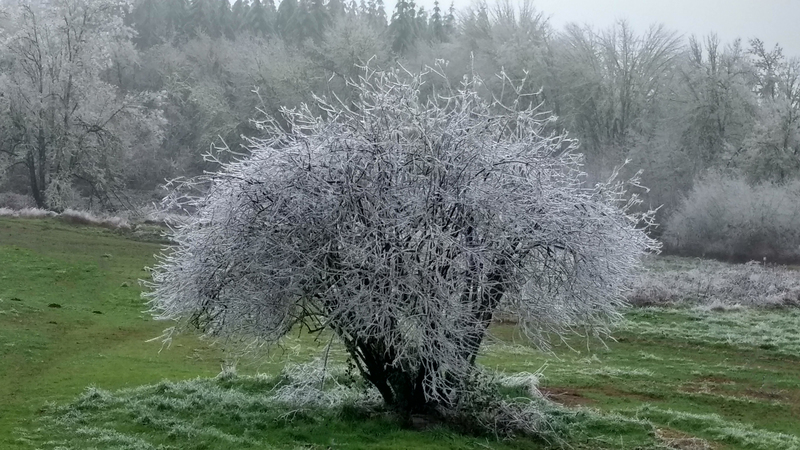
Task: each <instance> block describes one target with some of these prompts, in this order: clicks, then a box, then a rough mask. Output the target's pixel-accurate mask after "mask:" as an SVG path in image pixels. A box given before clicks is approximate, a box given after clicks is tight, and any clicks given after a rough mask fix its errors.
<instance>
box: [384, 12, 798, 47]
mask: <svg viewBox="0 0 800 450" xmlns="http://www.w3.org/2000/svg"><path fill="white" fill-rule="evenodd" d="M512 1H513V0H512ZM416 3H417V4H418V5H423V6H425V9H426V10H427V11H428V12H429V13H430V11H431V10H432V9H433V0H417V2H416ZM439 3H440V5H441V7H442V9H447V8H448V7H449V5H450V0H439ZM488 3H489V4H490V5H491V4H492V1H489V2H488ZM386 4H387V7H389V5H392V6H391V7H392V8H393V6H394V2H386ZM454 4H455V7H456V9H457V10H458V9H462V8H465V7H466V6H469V5H470V4H472V1H471V0H455V2H454ZM533 4H534V6H535V7H536V9H537V10H539V11H542V12H543V13H544V14H545V16H549V17H550V23H551V24H552V25H553V26H554V27H555V28H556V29H562V28H563V25H564V24H566V23H569V22H577V23H580V24H584V23H589V24H592V25H593V26H594V27H596V28H597V27H600V28H605V27H607V26H609V25H611V24H612V23H614V21H615V20H617V19H627V20H628V22H630V23H631V24H632V25H633V26H634V27H635V29H636V30H643V29H645V28H647V26H649V25H650V24H653V23H663V24H664V25H666V26H667V28H669V29H672V30H675V31H677V32H679V33H681V34H683V35H685V36H687V37H688V36H690V35H692V34H695V35H698V36H700V37H702V36H705V35H707V34H709V33H710V32H712V31H713V32H716V33H717V35H719V37H720V40H721V41H722V42H723V43H729V42H732V41H733V40H734V39H735V38H737V37H741V38H742V39H743V41H744V44H745V48H747V45H746V43H747V40H748V39H751V38H753V37H758V38H760V39H761V40H762V41H764V43H765V44H766V47H767V48H768V49H771V48H772V47H773V46H774V45H775V44H776V43H779V44H780V45H781V46H782V47H783V49H784V55H786V56H787V57H793V56H796V57H800V0H534V1H533ZM387 9H388V8H387ZM387 14H389V16H390V17H391V11H387Z"/></svg>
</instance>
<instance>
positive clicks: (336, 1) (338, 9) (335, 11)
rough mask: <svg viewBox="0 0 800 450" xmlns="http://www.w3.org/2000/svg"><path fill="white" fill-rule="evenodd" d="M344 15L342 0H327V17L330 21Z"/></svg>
mask: <svg viewBox="0 0 800 450" xmlns="http://www.w3.org/2000/svg"><path fill="white" fill-rule="evenodd" d="M344 15H345V5H344V2H343V1H342V0H329V1H328V17H330V19H331V22H333V21H335V20H338V19H339V18H341V17H342V16H344Z"/></svg>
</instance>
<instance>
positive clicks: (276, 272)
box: [148, 69, 657, 412]
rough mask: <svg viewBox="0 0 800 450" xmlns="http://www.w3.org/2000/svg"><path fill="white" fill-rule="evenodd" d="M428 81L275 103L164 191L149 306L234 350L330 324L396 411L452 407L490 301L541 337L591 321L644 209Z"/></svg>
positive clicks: (554, 143)
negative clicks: (162, 239) (167, 227)
mask: <svg viewBox="0 0 800 450" xmlns="http://www.w3.org/2000/svg"><path fill="white" fill-rule="evenodd" d="M431 76H435V72H434V73H429V74H422V75H412V74H409V73H405V72H402V71H392V72H382V71H373V70H370V69H367V70H366V73H365V74H364V75H363V76H362V77H361V78H360V79H359V81H358V82H352V83H351V87H352V88H353V89H354V90H355V92H357V95H356V97H355V100H354V101H353V102H352V103H347V104H345V103H342V102H338V101H336V100H335V99H334V100H326V99H323V98H317V99H316V100H317V101H316V103H315V104H314V105H304V106H302V107H300V108H297V109H292V110H289V109H284V110H283V116H284V118H283V120H284V121H285V122H286V123H288V126H279V124H278V122H277V121H276V120H275V119H269V120H266V121H264V122H261V126H262V128H263V130H264V132H265V133H266V135H267V136H269V137H268V138H263V139H252V140H251V141H250V142H251V148H250V154H249V156H247V157H243V158H241V159H239V160H237V161H235V162H232V163H227V164H223V165H222V167H221V169H220V170H219V171H217V172H215V173H212V174H209V175H205V176H202V177H200V178H196V179H194V180H192V181H190V182H186V183H183V184H181V185H180V186H179V188H178V189H176V191H175V192H174V194H173V196H172V200H174V201H175V202H176V203H177V204H179V205H181V206H183V207H185V208H186V209H187V210H190V211H194V212H193V214H192V216H191V220H190V221H189V222H187V223H185V224H184V225H182V226H180V227H178V228H177V229H176V230H175V232H174V235H173V236H172V239H173V240H174V242H175V245H174V246H172V247H171V248H170V249H169V250H168V251H167V252H166V253H164V254H163V255H162V256H161V259H160V263H159V264H158V265H157V267H156V268H155V269H154V272H153V282H152V284H151V288H152V290H151V292H150V293H149V294H148V295H149V296H150V299H151V305H152V310H153V312H154V313H155V314H157V316H158V317H160V318H162V319H171V320H178V321H179V322H180V323H181V324H183V325H184V326H191V327H197V328H199V329H201V330H202V331H203V332H205V333H206V334H207V335H210V336H217V337H221V338H224V339H232V340H234V341H238V340H244V341H245V342H247V341H251V340H256V341H258V342H262V343H266V344H271V343H276V342H278V341H279V340H280V338H281V337H282V336H284V335H285V334H286V333H287V332H289V330H291V329H293V328H294V327H296V326H298V325H300V326H305V327H307V328H308V329H309V330H317V331H318V330H323V329H330V330H332V331H333V332H334V333H335V334H336V336H338V338H339V339H340V340H341V341H342V342H343V343H344V345H345V347H346V348H347V350H348V352H349V354H350V356H351V357H352V359H353V361H354V362H355V364H356V365H357V367H358V369H359V370H360V372H361V374H362V375H363V377H364V379H365V380H367V381H368V382H369V383H371V384H372V385H374V386H375V387H376V388H377V389H378V391H379V392H380V393H381V395H382V396H383V398H384V400H385V401H386V403H387V404H388V405H390V406H392V407H395V408H398V409H400V410H402V411H406V412H419V411H429V410H436V409H439V408H444V409H448V408H453V407H455V406H456V405H457V404H458V402H459V400H460V398H461V397H462V395H463V394H464V393H465V392H466V391H468V390H469V389H470V387H469V384H468V383H467V381H466V380H469V379H470V377H471V375H472V374H474V371H475V370H476V369H475V368H476V366H475V358H476V356H477V353H478V351H479V349H480V346H481V343H482V341H483V339H484V337H485V335H486V333H487V328H488V326H489V325H490V323H491V321H492V318H493V315H494V314H495V313H496V312H497V311H498V310H500V309H503V310H507V311H512V312H513V313H515V314H516V315H517V316H518V317H519V320H520V324H521V327H522V329H523V330H524V333H525V334H526V336H528V337H529V338H530V339H531V340H532V341H534V342H535V343H537V344H539V345H542V346H546V343H547V340H546V339H545V335H546V334H547V333H556V334H560V333H564V332H566V331H567V330H570V329H573V328H575V327H581V326H584V325H589V326H597V328H596V330H600V331H602V330H603V329H604V324H605V323H606V322H607V321H608V320H609V319H610V318H613V317H615V314H616V309H617V307H619V306H621V305H622V304H623V300H622V297H621V295H620V293H621V290H622V289H623V288H624V286H625V283H626V282H628V281H630V277H631V276H632V275H633V272H634V269H635V268H636V266H637V264H638V259H639V257H640V256H642V255H643V254H644V253H646V252H648V251H649V250H653V249H655V248H656V247H657V244H656V243H655V241H653V240H651V239H650V238H649V237H647V235H646V233H645V231H644V229H643V227H645V226H646V225H647V224H648V223H649V220H650V219H651V218H652V214H651V213H646V214H639V215H636V214H633V213H631V212H630V210H629V208H630V207H631V206H632V205H634V204H635V203H636V202H637V199H636V197H635V196H628V195H626V193H625V184H624V183H621V182H616V181H610V182H608V183H603V184H598V185H596V186H586V185H585V183H584V173H583V172H582V170H581V157H580V155H578V154H576V153H575V152H574V150H575V147H576V145H575V142H574V141H571V140H569V139H567V138H566V136H565V135H564V134H557V133H552V132H549V131H547V130H548V124H549V123H550V122H551V121H552V118H551V117H549V116H548V115H546V114H542V113H540V112H539V111H538V110H537V109H536V108H533V107H529V108H523V109H516V108H514V107H510V108H509V107H505V106H503V105H501V104H498V103H497V102H490V101H486V100H484V99H483V98H481V97H480V95H479V94H478V92H477V90H478V88H479V87H480V85H481V81H480V80H479V79H477V78H468V79H466V81H465V82H464V83H463V84H462V85H461V86H458V87H454V88H447V89H445V90H444V91H440V92H439V94H434V95H430V96H425V95H422V94H421V93H420V89H421V87H422V86H423V85H424V84H425V81H424V80H425V79H426V78H430V77H431ZM513 87H514V86H513V85H511V84H509V89H513ZM516 104H520V102H516ZM286 130H288V131H286ZM197 187H202V189H201V191H202V194H200V195H193V194H192V192H196V190H195V188H197ZM180 328H181V327H178V329H180ZM171 331H175V329H172V330H171Z"/></svg>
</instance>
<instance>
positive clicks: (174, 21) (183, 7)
mask: <svg viewBox="0 0 800 450" xmlns="http://www.w3.org/2000/svg"><path fill="white" fill-rule="evenodd" d="M164 6H165V8H164V16H165V18H166V22H167V29H168V30H169V31H170V34H173V35H174V36H175V37H184V36H186V33H187V31H188V30H187V24H188V22H189V5H188V4H187V3H186V0H166V1H165V2H164Z"/></svg>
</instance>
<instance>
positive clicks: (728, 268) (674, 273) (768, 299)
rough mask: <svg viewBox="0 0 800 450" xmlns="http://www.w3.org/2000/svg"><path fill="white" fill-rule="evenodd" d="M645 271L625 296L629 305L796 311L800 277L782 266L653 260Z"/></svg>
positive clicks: (710, 261) (677, 259)
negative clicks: (751, 307) (790, 309)
mask: <svg viewBox="0 0 800 450" xmlns="http://www.w3.org/2000/svg"><path fill="white" fill-rule="evenodd" d="M647 266H648V268H649V270H648V271H646V272H642V273H641V274H639V275H638V277H637V278H636V280H635V282H634V283H633V284H632V289H631V291H630V292H628V294H627V296H628V300H629V301H630V302H631V303H632V304H634V305H640V306H647V305H654V306H658V305H661V306H667V305H698V306H700V307H703V308H705V309H711V310H728V309H735V308H738V307H742V306H748V307H749V306H755V307H766V308H777V307H787V306H789V307H791V306H800V274H799V273H798V272H797V271H796V270H792V269H790V268H787V267H784V266H775V265H769V266H767V265H764V264H762V263H758V262H752V263H747V264H728V263H723V262H719V261H713V260H702V259H698V258H675V257H667V258H652V259H650V260H648V261H647Z"/></svg>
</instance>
